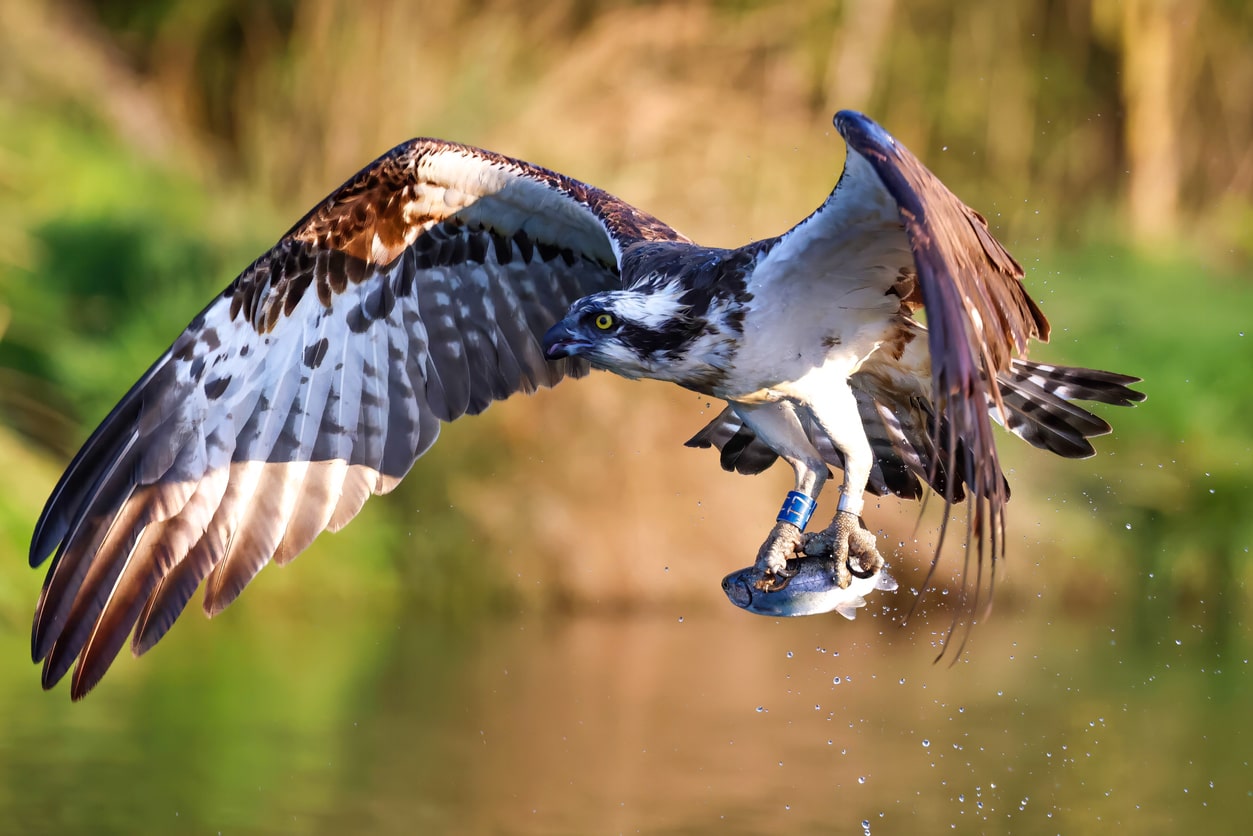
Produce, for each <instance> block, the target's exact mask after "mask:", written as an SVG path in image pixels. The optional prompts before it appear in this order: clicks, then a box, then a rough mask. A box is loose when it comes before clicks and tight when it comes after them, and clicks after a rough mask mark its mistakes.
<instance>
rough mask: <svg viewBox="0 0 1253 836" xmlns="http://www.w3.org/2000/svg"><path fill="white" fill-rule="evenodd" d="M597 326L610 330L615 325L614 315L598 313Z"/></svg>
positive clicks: (603, 329)
mask: <svg viewBox="0 0 1253 836" xmlns="http://www.w3.org/2000/svg"><path fill="white" fill-rule="evenodd" d="M596 327H597V328H599V329H600V330H602V331H608V330H609V329H610V328H612V327H613V317H612V316H610V315H609V314H607V313H602V314H597V315H596Z"/></svg>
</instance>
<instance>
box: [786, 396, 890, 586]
mask: <svg viewBox="0 0 1253 836" xmlns="http://www.w3.org/2000/svg"><path fill="white" fill-rule="evenodd" d="M809 409H810V412H811V414H812V415H813V418H814V421H815V422H817V424H818V426H819V427H820V428H821V429H822V431H823V432H825V433H826V434H827V436H828V437H829V438H830V439H831V443H832V444H834V445H835V446H836V448H837V449H839V451H840V452H841V453H842V454H843V457H844V484H843V485H842V486H841V487H840V502H839V505H838V506H837V510H836V512H835V518H834V519H832V520H831V525H829V526H828V527H827V528H826V529H825V530H824V531H821V532H819V533H817V534H814V535H811V536H809V537H808V538H805V546H804V548H805V552H806V554H814V555H818V554H831V555H832V556H833V557H834V558H835V571H836V581H837V582H838V583H839V585H840V587H841V588H844V587H847V586H848V585H849V583H850V582H851V580H852V575H851V571H850V568H851V567H850V565H849V558H850V557H851V558H852V559H854V560H856V561H857V564H858V565H857V570H858V573H859V574H863V576H864V575H865V574H869V573H873V572H877V571H878V570H879V569H880V568H881V567H882V566H883V556H882V555H881V554H879V549H878V547H877V545H876V544H875V538H874V535H873V534H871V533H870V532H869V531H867V530H866V528H865V526H863V525H862V522H861V511H862V506H863V503H864V496H865V492H866V482H867V481H868V480H869V478H870V468H871V466H872V465H873V464H874V454H873V453H872V452H871V449H870V441H869V440H868V439H867V438H866V429H865V426H864V425H863V423H862V418H861V413H860V412H859V411H858V408H857V399H856V398H855V397H854V396H853V391H852V390H851V389H849V388H848V387H847V386H840V387H832V389H831V390H829V391H826V392H824V393H823V398H822V399H821V400H811V401H810V403H809Z"/></svg>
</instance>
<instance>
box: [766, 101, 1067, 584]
mask: <svg viewBox="0 0 1253 836" xmlns="http://www.w3.org/2000/svg"><path fill="white" fill-rule="evenodd" d="M835 127H836V128H837V130H839V132H840V134H841V135H842V136H843V137H844V139H845V141H846V143H847V145H848V156H847V159H846V161H845V164H844V172H843V174H842V175H841V176H840V180H839V182H838V183H837V184H836V187H835V190H834V191H832V193H831V195H830V197H829V198H828V199H827V200H826V201H825V202H824V203H823V204H822V206H820V207H819V208H818V209H817V210H816V211H815V212H814V213H813V214H812V215H810V216H809V217H808V218H806V219H805V220H804V221H802V222H801V223H799V224H797V226H796V227H794V228H793V229H792V230H790V231H789V232H788V233H786V234H785V235H783V236H782V237H781V238H780V239H779V241H778V243H777V244H776V245H775V246H774V248H773V249H771V250H770V251H769V253H768V255H767V256H766V258H765V259H763V261H762V264H761V268H760V269H759V274H760V275H762V276H766V277H776V278H773V279H772V280H776V281H823V280H834V281H843V282H846V283H848V284H849V285H850V286H852V287H857V288H859V289H860V290H861V291H863V293H862V295H861V296H859V297H857V298H859V299H862V300H866V301H867V304H878V303H877V302H876V301H875V300H880V299H883V298H884V296H887V297H889V298H888V299H887V302H886V304H885V305H884V315H885V316H892V315H901V316H904V315H905V314H907V313H908V312H910V310H911V309H912V308H913V307H914V306H915V305H916V304H917V302H918V301H921V305H922V308H923V310H924V311H925V315H926V325H927V328H926V333H927V340H928V348H929V355H930V358H929V359H930V380H929V381H919V383H920V384H921V387H922V388H920V390H919V391H918V393H917V394H918V395H920V396H923V397H925V398H927V399H929V400H930V401H931V402H932V404H933V408H934V421H933V422H932V426H933V432H934V437H933V439H932V441H933V447H934V449H935V451H936V453H937V457H936V459H934V460H933V466H941V467H943V469H944V470H945V471H946V472H948V473H964V474H965V478H966V481H967V484H968V487H969V492H970V494H971V495H972V496H971V509H970V513H969V517H968V523H967V525H968V530H967V544H968V546H972V547H973V550H974V552H975V554H976V557H977V560H978V566H979V568H980V569H981V567H982V561H983V556H984V551H985V540H986V539H990V540H991V544H990V546H991V558H992V561H993V564H995V560H996V558H997V556H998V555H999V554H1000V553H1001V552H1002V551H1003V547H1004V534H1005V527H1004V506H1005V502H1006V500H1007V499H1008V493H1007V491H1006V488H1005V483H1004V479H1003V477H1002V475H1001V468H1000V463H999V460H998V457H997V452H996V442H995V438H994V436H993V431H992V421H991V418H990V415H989V406H991V407H992V408H993V409H994V410H1000V409H1001V402H1000V393H999V391H998V388H997V386H996V385H994V384H993V383H992V382H993V381H995V380H996V379H997V374H998V373H999V372H1004V371H1006V370H1008V369H1009V366H1010V362H1011V359H1012V358H1013V356H1014V355H1015V354H1019V355H1021V354H1023V353H1025V351H1026V348H1027V344H1028V342H1029V340H1031V339H1039V340H1047V339H1048V333H1049V326H1048V321H1047V320H1046V319H1045V318H1044V315H1043V314H1042V313H1041V312H1040V309H1039V308H1038V307H1037V306H1036V304H1035V303H1034V302H1033V301H1032V300H1031V298H1030V297H1029V296H1028V295H1027V292H1026V289H1025V288H1024V287H1023V284H1022V275H1023V273H1022V268H1021V267H1020V266H1019V265H1018V263H1017V262H1016V261H1015V260H1014V259H1013V257H1012V256H1010V254H1009V253H1008V252H1006V250H1005V249H1004V247H1002V246H1001V245H1000V243H999V242H998V241H997V240H996V239H995V238H993V237H992V234H991V233H990V232H989V231H988V226H987V221H986V220H984V218H983V217H982V216H981V215H980V214H979V213H978V212H975V211H974V210H973V209H971V208H970V207H968V206H966V205H965V204H964V203H963V202H962V201H961V200H959V199H958V198H957V197H956V196H955V195H954V194H953V193H952V192H951V191H949V190H948V188H947V187H945V186H944V184H943V183H941V182H940V181H939V179H938V178H936V176H935V175H934V174H932V173H931V172H930V171H929V170H927V168H926V167H925V166H924V165H923V164H922V163H921V162H919V160H918V158H917V157H915V156H914V155H913V154H912V153H910V151H909V150H908V149H907V148H905V147H904V146H903V145H901V144H900V143H899V142H897V141H896V140H895V139H894V138H893V137H892V136H891V135H889V134H888V133H887V131H885V130H884V129H883V128H881V127H880V126H879V125H877V124H876V123H875V122H873V121H871V120H870V119H868V118H867V117H865V116H863V115H861V114H860V113H854V112H852V111H841V112H839V113H837V114H836V116H835ZM772 261H773V265H772ZM772 266H777V269H773V270H772V269H771V268H772ZM807 266H808V267H810V268H814V269H813V270H812V272H815V273H817V275H808V274H807V273H806V269H805V268H806V267H807ZM915 281H916V286H915V284H914V282H915ZM919 297H920V299H919ZM898 310H899V314H898ZM918 330H919V329H918V326H917V325H913V324H911V325H909V326H908V327H906V328H903V329H901V331H900V332H899V333H900V335H901V337H902V338H903V339H905V340H908V339H912V337H913V334H916V333H918ZM903 349H904V344H902V345H899V346H895V347H894V346H884V348H883V349H881V351H884V350H888V351H897V352H898V353H899V351H902V350H903ZM932 481H933V480H932ZM959 490H960V486H959V485H958V484H957V483H956V480H948V483H947V489H946V492H945V503H946V506H947V505H951V504H952V503H953V502H954V501H955V500H956V499H957V496H958V494H957V491H959ZM947 519H948V514H947V513H946V514H945V526H946V525H947ZM944 531H945V529H943V528H942V529H941V533H940V537H939V543H940V545H942V543H943V540H944ZM940 545H937V547H936V558H937V559H938V557H939V554H940ZM969 553H970V550H969V549H968V552H967V554H968V555H969ZM934 565H935V564H934V562H933V564H932V570H934ZM929 579H930V576H928V580H929ZM973 585H974V588H975V590H976V593H975V594H976V596H977V595H978V592H977V590H978V588H979V585H980V579H979V576H978V575H976V577H975V578H974V582H973ZM924 588H925V584H924Z"/></svg>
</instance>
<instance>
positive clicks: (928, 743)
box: [922, 737, 931, 749]
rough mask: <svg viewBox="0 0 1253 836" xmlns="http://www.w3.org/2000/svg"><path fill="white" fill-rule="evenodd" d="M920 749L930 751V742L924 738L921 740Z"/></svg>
mask: <svg viewBox="0 0 1253 836" xmlns="http://www.w3.org/2000/svg"><path fill="white" fill-rule="evenodd" d="M922 748H924V749H930V748H931V741H930V740H927V739H926V738H925V737H924V738H923V739H922Z"/></svg>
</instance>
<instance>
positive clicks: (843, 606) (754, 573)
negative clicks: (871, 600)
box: [722, 556, 896, 621]
mask: <svg viewBox="0 0 1253 836" xmlns="http://www.w3.org/2000/svg"><path fill="white" fill-rule="evenodd" d="M787 568H788V570H789V571H794V572H795V573H796V574H794V575H793V576H792V578H791V580H789V581H788V583H787V585H786V586H785V587H783V588H782V589H779V590H776V591H775V592H765V591H763V590H761V589H759V588H757V586H756V582H757V581H758V580H759V579H760V578H761V576H762V575H761V570H759V569H757V568H755V567H753V566H749V567H748V568H746V569H740V570H738V571H735V572H732V573H731V574H729V575H727V576H726V577H725V578H723V579H722V591H723V592H725V593H726V594H727V598H729V599H731V603H732V604H735V606H737V607H740V608H741V609H745V610H748V611H749V612H751V613H757V614H758V615H772V616H799V615H819V614H821V613H828V612H831V611H832V610H834V611H835V612H838V613H839V614H840V615H842V616H844V617H845V618H847V619H849V620H850V621H851V620H852V619H853V618H855V617H856V616H857V609H858V607H864V606H866V598H865V596H866V595H868V594H870V593H871V592H874V591H875V590H881V591H883V592H891V591H892V590H894V589H896V580H895V579H894V578H893V577H892V576H891V575H889V574H888V567H887V564H886V563H885V564H884V565H883V568H881V569H880V570H879V571H877V572H872V573H871V574H869V575H867V576H866V577H864V578H863V577H859V576H858V575H857V573H854V574H853V580H852V582H851V583H850V584H849V585H848V587H847V588H846V589H840V586H839V584H837V583H836V582H835V565H834V561H832V559H831V558H830V557H808V556H807V557H801V558H797V559H795V560H789V561H788V564H787Z"/></svg>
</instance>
